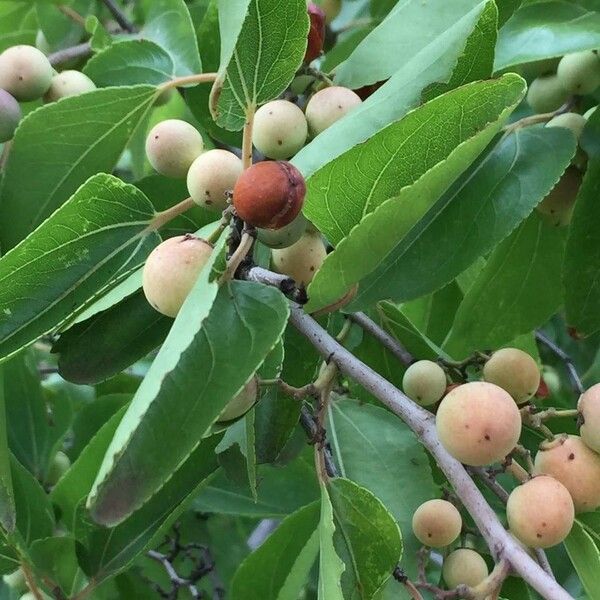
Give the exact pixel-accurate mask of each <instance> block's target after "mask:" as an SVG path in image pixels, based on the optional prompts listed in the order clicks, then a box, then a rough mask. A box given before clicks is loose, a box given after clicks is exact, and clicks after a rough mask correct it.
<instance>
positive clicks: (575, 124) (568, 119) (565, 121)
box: [546, 112, 587, 139]
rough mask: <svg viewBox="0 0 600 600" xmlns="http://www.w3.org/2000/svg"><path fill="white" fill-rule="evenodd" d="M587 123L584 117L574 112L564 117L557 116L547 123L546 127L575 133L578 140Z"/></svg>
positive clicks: (564, 114)
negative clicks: (559, 128) (561, 128)
mask: <svg viewBox="0 0 600 600" xmlns="http://www.w3.org/2000/svg"><path fill="white" fill-rule="evenodd" d="M586 123H587V120H586V118H585V117H584V116H583V115H580V114H578V113H574V112H566V113H563V114H562V115H557V116H556V117H554V118H553V119H550V120H549V121H548V123H546V127H563V128H564V129H569V130H570V131H572V132H573V135H574V136H575V138H576V139H579V138H580V137H581V134H582V133H583V128H584V127H585V125H586Z"/></svg>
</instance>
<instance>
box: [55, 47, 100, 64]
mask: <svg viewBox="0 0 600 600" xmlns="http://www.w3.org/2000/svg"><path fill="white" fill-rule="evenodd" d="M91 54H92V47H91V46H90V43H89V42H84V43H83V44H77V46H71V47H70V48H65V49H64V50H59V51H58V52H53V53H52V54H49V55H48V60H49V61H50V64H51V65H52V66H53V67H57V66H59V65H62V64H63V63H66V62H69V61H71V60H78V59H80V58H87V57H88V56H90V55H91Z"/></svg>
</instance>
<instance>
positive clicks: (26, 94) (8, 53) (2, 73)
mask: <svg viewBox="0 0 600 600" xmlns="http://www.w3.org/2000/svg"><path fill="white" fill-rule="evenodd" d="M53 75H54V69H53V68H52V65H51V64H50V62H49V61H48V59H47V58H46V56H45V55H44V53H43V52H40V51H39V50H38V49H37V48H34V47H33V46H12V47H11V48H7V49H6V50H5V51H4V52H2V54H0V88H2V89H4V90H6V91H7V92H8V93H9V94H12V95H13V96H14V97H15V98H16V99H17V100H19V101H23V102H27V101H29V100H37V99H38V98H41V97H42V96H43V95H44V94H45V93H46V91H47V90H48V88H49V87H50V83H51V81H52V76H53Z"/></svg>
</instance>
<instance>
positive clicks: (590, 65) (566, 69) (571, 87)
mask: <svg viewBox="0 0 600 600" xmlns="http://www.w3.org/2000/svg"><path fill="white" fill-rule="evenodd" d="M556 76H557V77H558V79H559V81H560V83H561V85H562V86H563V87H564V88H565V89H566V90H568V91H569V92H571V93H572V94H578V95H585V94H591V93H592V92H594V91H595V90H596V89H597V88H598V87H599V86H600V57H599V56H598V54H597V52H594V51H593V50H584V51H583V52H574V53H573V54H567V55H565V56H563V57H562V59H561V61H560V62H559V63H558V67H557V69H556Z"/></svg>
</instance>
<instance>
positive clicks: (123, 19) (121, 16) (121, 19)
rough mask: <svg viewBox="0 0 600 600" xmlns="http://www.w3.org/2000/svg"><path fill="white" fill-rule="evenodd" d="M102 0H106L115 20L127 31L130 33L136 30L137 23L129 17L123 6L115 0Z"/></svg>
mask: <svg viewBox="0 0 600 600" xmlns="http://www.w3.org/2000/svg"><path fill="white" fill-rule="evenodd" d="M102 1H103V2H104V4H105V6H106V8H108V10H109V11H110V13H111V14H112V16H113V17H114V18H115V21H116V22H117V23H118V24H119V25H120V26H121V27H122V28H123V29H124V30H125V31H128V32H129V33H134V32H135V25H134V24H133V23H132V22H131V21H130V20H129V19H128V18H127V16H126V15H125V13H124V12H123V11H122V10H121V8H120V7H119V6H118V5H117V3H116V2H115V1H114V0H102Z"/></svg>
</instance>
